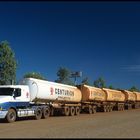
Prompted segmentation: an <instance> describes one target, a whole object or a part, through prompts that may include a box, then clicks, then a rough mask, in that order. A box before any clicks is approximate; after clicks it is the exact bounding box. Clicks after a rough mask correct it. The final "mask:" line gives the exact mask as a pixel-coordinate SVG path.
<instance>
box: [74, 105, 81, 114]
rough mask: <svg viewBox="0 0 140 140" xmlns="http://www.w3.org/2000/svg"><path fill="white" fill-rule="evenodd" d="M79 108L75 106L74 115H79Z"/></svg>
mask: <svg viewBox="0 0 140 140" xmlns="http://www.w3.org/2000/svg"><path fill="white" fill-rule="evenodd" d="M80 111H81V110H80V107H79V106H77V107H76V108H75V115H79V114H80Z"/></svg>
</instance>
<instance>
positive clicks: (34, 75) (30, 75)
mask: <svg viewBox="0 0 140 140" xmlns="http://www.w3.org/2000/svg"><path fill="white" fill-rule="evenodd" d="M24 78H36V79H41V80H46V78H45V77H44V76H42V75H41V74H40V73H38V72H28V73H26V74H25V75H24Z"/></svg>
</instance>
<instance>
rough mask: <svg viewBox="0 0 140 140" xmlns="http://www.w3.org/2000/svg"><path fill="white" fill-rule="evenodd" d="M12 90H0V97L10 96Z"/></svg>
mask: <svg viewBox="0 0 140 140" xmlns="http://www.w3.org/2000/svg"><path fill="white" fill-rule="evenodd" d="M13 91H14V88H0V96H5V95H7V96H12V94H13Z"/></svg>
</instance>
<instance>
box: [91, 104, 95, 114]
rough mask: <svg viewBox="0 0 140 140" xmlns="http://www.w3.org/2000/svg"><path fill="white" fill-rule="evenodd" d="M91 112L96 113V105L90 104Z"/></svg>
mask: <svg viewBox="0 0 140 140" xmlns="http://www.w3.org/2000/svg"><path fill="white" fill-rule="evenodd" d="M92 112H93V113H94V114H95V113H96V106H92Z"/></svg>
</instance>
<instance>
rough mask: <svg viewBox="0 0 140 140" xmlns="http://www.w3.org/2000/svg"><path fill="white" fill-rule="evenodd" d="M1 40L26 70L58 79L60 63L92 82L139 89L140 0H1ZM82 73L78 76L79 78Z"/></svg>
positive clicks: (21, 72)
mask: <svg viewBox="0 0 140 140" xmlns="http://www.w3.org/2000/svg"><path fill="white" fill-rule="evenodd" d="M0 18H1V20H0V41H3V40H7V41H8V42H9V43H10V45H11V48H12V50H13V51H14V52H15V57H16V59H17V60H18V63H19V65H18V68H17V80H19V79H21V78H22V77H23V75H24V74H25V73H27V72H32V71H35V72H40V73H41V74H42V75H44V76H45V77H46V78H47V79H48V80H49V81H54V80H56V79H57V75H56V73H57V70H58V69H59V67H61V66H62V67H66V68H68V69H70V70H72V71H82V72H83V77H82V78H85V77H88V78H89V81H90V82H91V84H92V83H93V81H94V80H96V79H97V78H99V77H100V76H101V77H103V78H104V79H105V81H106V84H107V86H109V85H112V86H113V87H116V88H123V89H128V88H130V87H132V86H133V85H135V86H136V87H138V88H139V89H140V2H97V1H96V2H82V1H81V2H70V1H69V2H63V1H61V2H59V1H58V2H51V1H48V2H47V1H46V2H39V1H38V2H33V1H32V2H31V1H30V2H17V1H15V2H0ZM82 78H81V79H79V82H80V80H82Z"/></svg>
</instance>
